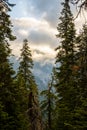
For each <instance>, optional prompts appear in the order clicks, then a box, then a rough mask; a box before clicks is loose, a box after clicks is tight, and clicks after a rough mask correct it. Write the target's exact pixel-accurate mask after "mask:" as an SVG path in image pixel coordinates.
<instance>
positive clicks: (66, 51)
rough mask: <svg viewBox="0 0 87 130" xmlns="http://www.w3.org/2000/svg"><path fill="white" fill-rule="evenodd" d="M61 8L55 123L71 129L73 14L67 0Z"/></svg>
mask: <svg viewBox="0 0 87 130" xmlns="http://www.w3.org/2000/svg"><path fill="white" fill-rule="evenodd" d="M62 5H63V10H62V12H61V17H60V20H61V22H60V23H59V24H58V27H57V29H58V31H59V34H58V35H57V37H58V38H60V39H61V45H60V46H59V47H58V48H57V49H56V51H58V53H57V56H56V65H57V64H58V63H60V65H57V67H56V71H55V76H56V85H55V87H56V90H57V92H58V102H57V106H56V107H57V108H56V110H57V112H58V117H57V120H56V124H57V126H56V127H58V129H59V130H63V129H64V130H65V129H71V130H72V129H73V128H72V123H73V119H72V113H73V111H74V108H75V105H76V95H77V86H76V75H77V73H75V72H74V71H75V70H73V67H74V66H76V61H75V53H76V52H75V28H74V23H73V16H72V13H71V10H70V6H69V1H67V0H65V2H64V3H62Z"/></svg>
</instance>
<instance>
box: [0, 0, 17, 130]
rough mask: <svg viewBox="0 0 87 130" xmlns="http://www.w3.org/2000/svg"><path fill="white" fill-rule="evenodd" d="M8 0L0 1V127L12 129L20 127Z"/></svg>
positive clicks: (4, 129)
mask: <svg viewBox="0 0 87 130" xmlns="http://www.w3.org/2000/svg"><path fill="white" fill-rule="evenodd" d="M9 10H10V6H9V4H8V1H3V0H2V1H0V129H1V130H12V129H13V130H14V129H18V128H19V127H20V124H19V118H18V103H17V101H16V88H15V85H14V78H13V77H14V76H13V75H14V71H13V68H12V64H11V63H10V61H9V57H10V55H11V49H10V47H9V41H13V40H15V37H14V36H13V35H12V29H11V28H12V24H11V20H10V16H9V15H8V11H9Z"/></svg>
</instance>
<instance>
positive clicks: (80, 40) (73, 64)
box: [0, 0, 87, 130]
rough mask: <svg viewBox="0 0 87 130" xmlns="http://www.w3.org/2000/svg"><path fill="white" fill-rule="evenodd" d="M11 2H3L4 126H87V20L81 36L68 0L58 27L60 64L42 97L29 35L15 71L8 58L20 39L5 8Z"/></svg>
mask: <svg viewBox="0 0 87 130" xmlns="http://www.w3.org/2000/svg"><path fill="white" fill-rule="evenodd" d="M11 6H13V4H9V3H8V1H5V0H3V1H1V3H0V130H86V129H87V24H84V26H83V28H82V31H80V33H79V34H78V35H77V34H76V30H75V25H74V19H73V15H72V12H71V10H70V6H69V0H64V2H63V3H62V6H63V9H62V12H61V16H60V18H59V19H60V23H59V24H58V26H57V30H58V35H57V38H58V39H60V40H59V41H60V45H58V47H57V48H56V49H55V50H56V52H57V55H56V59H55V60H56V62H55V64H56V66H55V67H54V68H53V71H52V75H51V79H50V81H49V83H48V88H47V90H44V91H42V92H41V96H42V97H43V98H42V100H41V101H39V98H38V96H39V95H38V86H37V84H36V82H35V78H34V75H33V74H32V69H33V60H32V55H31V50H30V48H29V46H28V40H27V39H24V40H23V47H22V49H21V55H20V58H19V66H18V69H17V73H16V72H15V70H14V69H13V64H12V63H11V62H10V56H11V49H10V46H9V42H10V41H13V40H15V39H16V37H15V36H13V35H12V24H11V20H10V16H9V15H8V13H7V12H8V11H9V10H10V8H11ZM39 102H40V103H39Z"/></svg>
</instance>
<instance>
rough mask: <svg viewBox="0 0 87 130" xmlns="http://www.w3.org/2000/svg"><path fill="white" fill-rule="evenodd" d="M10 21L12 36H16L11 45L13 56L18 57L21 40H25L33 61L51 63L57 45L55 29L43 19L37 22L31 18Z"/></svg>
mask: <svg viewBox="0 0 87 130" xmlns="http://www.w3.org/2000/svg"><path fill="white" fill-rule="evenodd" d="M12 21H13V25H14V34H15V35H16V36H17V40H16V41H14V42H12V44H11V48H12V50H13V51H12V52H13V54H14V55H16V56H17V57H19V56H20V49H21V48H22V44H23V39H25V38H27V39H28V41H29V46H30V48H31V50H32V55H33V59H34V60H35V61H37V60H44V61H46V62H47V61H48V62H53V61H52V60H53V59H54V58H55V51H54V49H55V47H56V46H57V44H58V43H57V39H56V37H55V34H56V32H57V31H56V28H53V27H50V25H49V24H48V22H47V21H46V20H44V19H41V20H37V19H36V18H33V17H22V18H15V19H13V20H12Z"/></svg>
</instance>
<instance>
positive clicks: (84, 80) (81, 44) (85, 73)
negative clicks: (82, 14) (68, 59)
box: [74, 24, 87, 130]
mask: <svg viewBox="0 0 87 130" xmlns="http://www.w3.org/2000/svg"><path fill="white" fill-rule="evenodd" d="M77 39H78V53H77V59H78V60H77V61H78V66H79V71H78V95H77V99H78V102H77V105H76V107H75V115H74V119H75V122H74V124H75V125H74V126H75V129H79V130H86V129H87V109H86V108H87V25H86V24H85V25H84V26H83V30H82V32H81V33H80V35H79V36H78V38H77Z"/></svg>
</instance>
